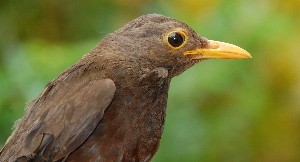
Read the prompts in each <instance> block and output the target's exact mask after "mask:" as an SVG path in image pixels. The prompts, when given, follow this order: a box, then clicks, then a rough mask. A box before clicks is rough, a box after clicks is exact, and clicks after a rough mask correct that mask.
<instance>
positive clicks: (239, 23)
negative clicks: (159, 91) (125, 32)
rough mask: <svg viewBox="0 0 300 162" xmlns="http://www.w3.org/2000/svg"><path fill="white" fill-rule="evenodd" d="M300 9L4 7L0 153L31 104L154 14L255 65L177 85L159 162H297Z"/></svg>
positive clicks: (275, 3) (93, 4) (141, 4)
mask: <svg viewBox="0 0 300 162" xmlns="http://www.w3.org/2000/svg"><path fill="white" fill-rule="evenodd" d="M299 8H300V1H299V0H263V1H261V0H252V1H250V0H209V1H204V0H165V1H163V0H131V1H130V0H102V1H96V0H90V1H83V0H81V1H80V0H75V1H70V0H66V1H59V0H52V1H42V0H23V1H19V0H9V1H8V0H2V1H0V132H1V133H0V148H1V147H2V146H3V144H4V143H5V141H6V139H7V137H8V136H9V135H10V133H11V128H12V126H13V125H14V121H15V120H17V119H19V118H21V117H22V115H23V113H24V108H25V103H26V102H27V101H29V100H30V99H33V98H35V97H37V96H38V95H39V93H40V92H41V91H42V90H43V87H44V85H45V84H46V83H47V82H48V81H51V80H52V79H54V78H55V77H56V76H57V75H58V74H59V73H60V72H61V71H63V70H64V69H66V68H67V67H69V66H71V65H72V64H73V63H75V62H76V61H77V60H79V59H80V58H81V56H82V55H83V54H86V53H88V52H89V51H90V50H91V49H92V48H93V47H94V46H95V45H96V44H97V43H98V42H99V41H100V40H101V38H103V37H104V36H105V35H107V34H108V33H110V32H113V31H115V30H117V29H119V28H120V27H122V26H123V25H124V24H125V23H127V22H128V21H130V20H132V19H134V18H136V17H138V16H140V15H143V14H147V13H160V14H163V15H165V16H168V17H172V18H175V19H178V20H181V21H183V22H185V23H187V24H189V25H190V26H191V27H192V28H194V29H195V30H196V31H197V32H198V33H200V35H202V36H204V37H207V38H208V39H213V40H218V41H223V42H228V43H232V44H235V45H238V46H240V47H242V48H244V49H246V50H247V51H248V52H250V53H251V54H252V56H253V58H252V59H241V60H217V59H216V60H209V61H204V62H201V63H200V64H197V65H195V66H194V67H193V68H191V69H189V70H188V71H186V72H185V73H183V74H182V75H181V76H179V77H176V78H174V79H173V80H172V83H171V88H170V92H169V100H168V108H167V119H166V125H165V131H164V134H163V136H162V140H161V146H160V148H159V150H158V152H157V154H156V155H155V156H154V159H153V160H152V161H154V162H160V161H162V162H165V161H205V162H206V161H208V162H210V161H228V162H229V161H230V162H235V161H237V162H239V161H244V162H247V161H264V162H273V161H295V162H296V161H300V153H299V150H300V62H299V58H300V52H299V51H300V45H299V43H300V10H299Z"/></svg>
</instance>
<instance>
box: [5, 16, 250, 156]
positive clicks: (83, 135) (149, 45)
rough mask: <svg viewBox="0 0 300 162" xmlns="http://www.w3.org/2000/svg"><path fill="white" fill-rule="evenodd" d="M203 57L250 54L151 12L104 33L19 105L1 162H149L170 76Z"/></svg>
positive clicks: (162, 119) (161, 125) (162, 118)
mask: <svg viewBox="0 0 300 162" xmlns="http://www.w3.org/2000/svg"><path fill="white" fill-rule="evenodd" d="M210 58H224V59H238V58H251V55H250V54H249V53H248V52H246V51H245V50H243V49H241V48H239V47H237V46H234V45H231V44H228V43H222V42H217V41H211V40H207V39H206V38H204V37H201V36H200V35H198V34H197V33H196V32H195V31H194V30H193V29H191V28H190V27H189V26H188V25H186V24H185V23H182V22H180V21H177V20H175V19H172V18H168V17H164V16H162V15H158V14H149V15H144V16H141V17H139V18H137V19H135V20H132V21H131V22H129V23H127V24H126V25H125V26H123V27H122V28H121V29H119V30H117V31H115V32H114V33H111V34H109V35H107V36H106V37H105V38H104V39H103V40H102V42H100V43H99V44H98V45H97V46H96V47H95V48H94V49H93V50H92V51H91V52H89V53H88V54H86V55H84V56H83V57H82V59H81V60H79V61H78V62H77V63H75V64H74V65H73V66H71V67H69V68H67V69H66V70H65V71H63V72H62V73H61V74H60V75H59V76H58V77H57V78H56V79H54V80H53V81H51V82H49V83H48V84H47V85H46V86H45V89H44V90H43V92H42V93H41V94H40V95H39V96H38V97H37V98H36V99H34V100H32V101H31V102H30V105H29V106H28V107H27V109H26V113H25V115H24V117H23V118H22V119H20V121H19V123H18V124H17V125H16V126H15V130H14V131H13V133H12V135H11V136H10V137H9V138H8V140H7V141H6V143H5V145H4V147H3V148H2V150H1V152H0V161H2V162H6V161H9V162H11V161H18V162H21V161H31V162H37V161H38V162H43V161H60V162H61V161H68V162H71V161H72V162H75V161H89V162H96V161H97V162H98V161H150V160H151V158H152V157H153V156H154V154H155V152H156V151H157V149H158V147H159V141H160V138H161V135H162V132H163V128H164V122H165V115H166V104H167V97H168V93H167V92H168V89H169V85H170V81H171V79H172V78H173V77H174V76H177V75H179V74H181V73H182V72H184V71H185V70H186V69H188V68H189V67H191V66H192V65H194V64H196V63H198V62H200V61H202V60H205V59H210Z"/></svg>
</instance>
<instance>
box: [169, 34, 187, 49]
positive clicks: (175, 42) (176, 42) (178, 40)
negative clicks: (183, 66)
mask: <svg viewBox="0 0 300 162" xmlns="http://www.w3.org/2000/svg"><path fill="white" fill-rule="evenodd" d="M168 42H169V43H170V45H171V46H173V47H179V46H180V45H182V43H183V42H184V36H183V35H182V34H180V33H172V34H170V35H169V37H168Z"/></svg>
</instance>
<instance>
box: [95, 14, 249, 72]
mask: <svg viewBox="0 0 300 162" xmlns="http://www.w3.org/2000/svg"><path fill="white" fill-rule="evenodd" d="M105 44H107V45H105ZM108 45H109V46H110V48H106V49H110V50H111V51H110V52H107V53H110V54H113V55H115V57H116V59H126V60H130V61H129V62H136V63H137V66H139V67H143V68H149V69H153V68H155V67H160V68H166V69H168V70H169V72H170V75H171V77H173V76H176V75H179V74H181V73H182V72H183V71H185V70H186V69H187V68H189V67H191V66H192V65H194V64H196V63H198V62H199V61H202V60H206V59H211V58H221V59H239V58H251V55H250V54H249V53H248V52H247V51H245V50H244V49H242V48H240V47H237V46H235V45H232V44H229V43H224V42H218V41H213V40H208V39H206V38H204V37H202V36H200V35H199V34H197V33H196V32H195V31H194V30H193V29H192V28H190V27H189V26H188V25H187V24H185V23H183V22H181V21H178V20H175V19H173V18H169V17H165V16H162V15H159V14H148V15H144V16H141V17H138V18H136V19H134V20H132V21H130V22H129V23H127V24H126V25H125V26H123V27H122V28H121V29H119V30H117V31H115V32H114V33H112V34H110V35H108V36H107V37H106V38H104V39H103V41H102V46H101V47H106V46H108ZM172 72H173V73H172Z"/></svg>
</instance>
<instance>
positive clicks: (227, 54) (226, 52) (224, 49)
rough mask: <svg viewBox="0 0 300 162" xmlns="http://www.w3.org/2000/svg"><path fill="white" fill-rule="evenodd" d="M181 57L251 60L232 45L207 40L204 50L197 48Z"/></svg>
mask: <svg viewBox="0 0 300 162" xmlns="http://www.w3.org/2000/svg"><path fill="white" fill-rule="evenodd" d="M183 55H195V57H193V59H197V60H198V59H209V58H221V59H241V58H252V56H251V55H250V54H249V53H248V52H247V51H246V50H244V49H242V48H240V47H238V46H235V45H233V44H229V43H224V42H218V41H213V40H208V46H207V47H206V48H198V49H196V50H191V51H186V52H184V53H183Z"/></svg>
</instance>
